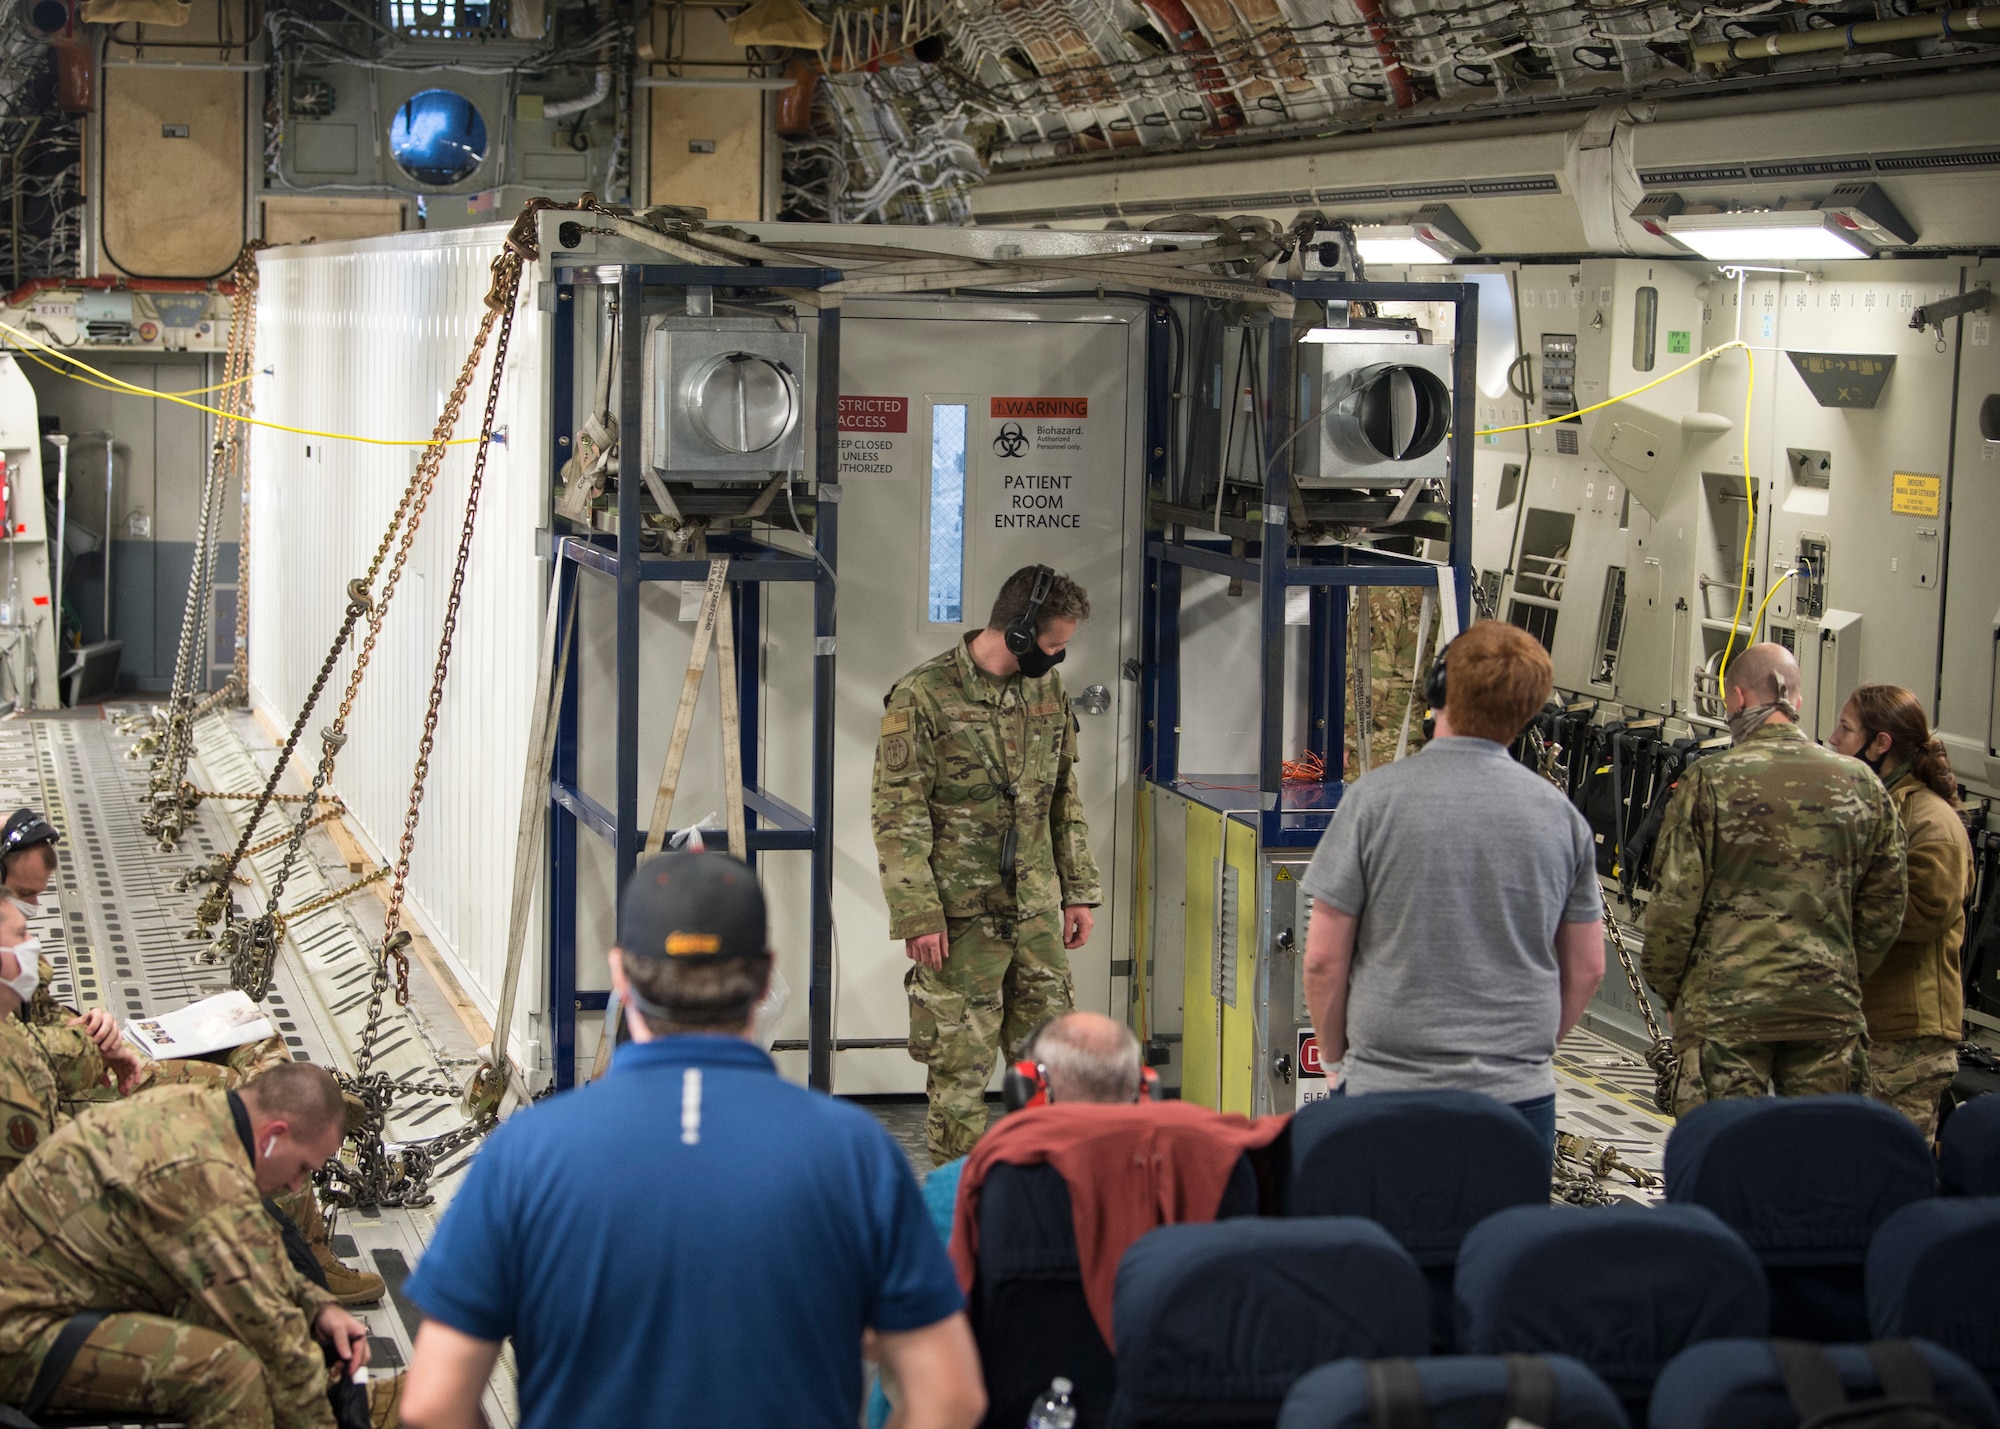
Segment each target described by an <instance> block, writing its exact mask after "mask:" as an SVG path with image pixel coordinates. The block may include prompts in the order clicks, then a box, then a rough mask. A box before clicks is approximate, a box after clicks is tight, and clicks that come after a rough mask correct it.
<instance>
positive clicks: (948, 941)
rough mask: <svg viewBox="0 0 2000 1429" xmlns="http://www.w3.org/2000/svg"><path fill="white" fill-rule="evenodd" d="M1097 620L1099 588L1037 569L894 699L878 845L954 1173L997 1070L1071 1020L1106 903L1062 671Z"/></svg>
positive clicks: (882, 748) (902, 684)
mask: <svg viewBox="0 0 2000 1429" xmlns="http://www.w3.org/2000/svg"><path fill="white" fill-rule="evenodd" d="M1089 618H1090V598H1089V596H1088V595H1087V594H1086V593H1085V592H1084V589H1083V587H1082V586H1079V585H1078V584H1077V583H1076V582H1074V581H1072V580H1070V579H1069V578H1068V577H1067V576H1063V575H1058V574H1057V573H1056V572H1054V571H1052V570H1050V569H1049V568H1048V567H1047V566H1025V567H1023V568H1022V569H1020V570H1018V571H1016V572H1014V574H1013V575H1011V576H1009V577H1008V578H1007V580H1006V583H1005V584H1003V585H1002V586H1001V587H1000V594H999V597H998V598H997V599H996V600H995V601H994V602H993V610H992V614H991V616H990V617H989V618H988V620H987V623H986V628H985V629H983V630H980V631H978V632H976V633H974V634H972V635H968V636H966V637H965V638H964V639H963V640H961V641H959V642H958V643H957V644H956V645H954V646H953V647H952V648H951V649H949V650H947V651H945V652H944V653H943V654H941V655H939V656H937V657H936V658H935V659H932V660H928V661H926V662H925V663H924V664H922V665H919V666H918V667H917V668H916V669H915V670H913V671H911V672H910V673H909V674H908V675H905V676H904V677H903V678H902V679H901V680H899V681H897V682H896V685H895V687H894V688H893V689H891V690H890V691H889V695H888V698H887V699H886V700H885V701H884V702H883V703H884V711H883V715H882V730H881V736H880V738H879V739H878V741H877V743H876V746H875V781H874V808H873V822H874V831H875V848H876V851H877V853H878V855H879V856H880V867H881V874H882V893H883V897H884V898H885V899H886V900H887V902H888V905H889V933H890V936H891V937H895V938H901V939H902V940H903V941H904V947H905V950H906V951H907V953H908V955H909V958H910V962H911V968H910V971H909V973H908V975H907V976H906V977H905V978H904V986H905V987H906V988H907V989H908V991H909V994H910V1055H911V1056H912V1057H913V1058H915V1059H916V1060H917V1061H919V1062H923V1063H924V1064H926V1065H927V1066H928V1067H929V1069H930V1072H929V1079H928V1093H929V1097H930V1112H929V1116H928V1117H927V1118H926V1121H925V1136H926V1140H927V1141H928V1143H929V1149H930V1153H931V1159H932V1161H933V1162H934V1163H935V1164H938V1165H942V1164H944V1163H945V1162H947V1161H951V1160H954V1159H955V1158H957V1157H960V1156H963V1155H964V1154H965V1153H966V1152H968V1151H970V1150H971V1149H972V1145H973V1143H974V1142H976V1141H977V1140H978V1139H979V1138H980V1136H981V1135H982V1134H983V1133H984V1132H985V1130H986V1083H987V1079H988V1078H989V1077H991V1075H992V1073H993V1064H994V1058H995V1057H997V1056H999V1055H1001V1054H1002V1053H1007V1054H1009V1055H1011V1054H1012V1053H1013V1052H1014V1051H1015V1050H1016V1049H1017V1048H1019V1047H1020V1045H1021V1043H1022V1041H1023V1040H1024V1039H1025V1038H1026V1037H1027V1035H1028V1033H1029V1032H1030V1031H1031V1030H1032V1029H1033V1028H1035V1027H1036V1026H1038V1025H1040V1024H1041V1023H1043V1022H1045V1021H1047V1020H1048V1019H1049V1018H1051V1017H1054V1016H1056V1015H1057V1014H1060V1013H1063V1012H1067V1011H1068V1010H1069V1009H1070V1006H1071V1003H1072V986H1071V981H1070V971H1069V958H1068V956H1067V954H1068V952H1069V951H1071V950H1074V949H1076V948H1080V947H1082V946H1083V944H1084V943H1085V941H1086V940H1087V939H1088V938H1089V937H1090V930H1091V922H1092V915H1091V910H1092V909H1093V908H1095V907H1096V906H1097V905H1098V903H1099V902H1100V901H1102V899H1101V893H1100V890H1099V886H1098V877H1097V865H1096V863H1095V862H1094V861H1093V860H1092V858H1091V856H1090V847H1089V843H1088V830H1087V829H1086V828H1085V826H1084V817H1083V800H1082V797H1081V794H1080V792H1079V790H1078V787H1077V778H1076V760H1077V732H1078V726H1077V721H1076V716H1075V714H1074V713H1073V712H1072V710H1071V709H1070V702H1069V696H1068V695H1066V694H1065V693H1064V692H1063V686H1062V680H1061V678H1060V677H1059V676H1058V675H1056V673H1055V667H1056V666H1057V665H1058V664H1060V663H1061V661H1062V658H1063V653H1064V648H1065V647H1066V646H1067V645H1068V643H1069V642H1070V640H1071V639H1072V638H1073V637H1074V636H1075V634H1076V628H1077V626H1078V625H1080V624H1082V623H1083V622H1084V621H1085V620H1087V619H1089Z"/></svg>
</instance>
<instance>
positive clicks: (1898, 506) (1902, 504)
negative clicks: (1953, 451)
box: [1889, 471, 1944, 516]
mask: <svg viewBox="0 0 2000 1429" xmlns="http://www.w3.org/2000/svg"><path fill="white" fill-rule="evenodd" d="M1889 509H1890V510H1891V511H1893V512H1895V513H1896V514H1897V515H1898V516H1937V515H1940V514H1942V513H1943V511H1944V478H1943V477H1941V476H1926V475H1924V474H1923V473H1921V472H1914V471H1899V472H1897V473H1896V477H1895V484H1894V485H1892V486H1891V487H1890V488H1889Z"/></svg>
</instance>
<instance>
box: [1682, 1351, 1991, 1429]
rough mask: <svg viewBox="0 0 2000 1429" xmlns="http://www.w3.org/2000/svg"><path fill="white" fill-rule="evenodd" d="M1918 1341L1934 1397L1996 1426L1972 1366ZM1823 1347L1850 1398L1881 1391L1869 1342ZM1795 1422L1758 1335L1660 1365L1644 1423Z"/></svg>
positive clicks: (1756, 1426)
mask: <svg viewBox="0 0 2000 1429" xmlns="http://www.w3.org/2000/svg"><path fill="white" fill-rule="evenodd" d="M1915 1344H1916V1347H1917V1352H1918V1353H1919V1354H1921V1355H1922V1356H1923V1357H1924V1363H1925V1364H1926V1365H1928V1366H1929V1368H1930V1372H1931V1392H1932V1396H1933V1398H1934V1399H1935V1400H1936V1401H1937V1402H1938V1403H1940V1404H1945V1405H1949V1406H1950V1407H1952V1408H1954V1409H1956V1410H1958V1411H1959V1412H1960V1413H1961V1414H1963V1415H1964V1416H1965V1418H1966V1419H1967V1420H1968V1421H1969V1422H1970V1423H1971V1424H1972V1426H1973V1429H2000V1409H1996V1408H1995V1407H1994V1403H1993V1392H1992V1390H1990V1389H1988V1388H1987V1387H1986V1385H1985V1384H1984V1383H1982V1382H1981V1380H1980V1378H1979V1376H1978V1375H1977V1374H1975V1373H1974V1372H1973V1370H1972V1369H1971V1367H1970V1366H1968V1365H1967V1364H1966V1363H1965V1361H1963V1360H1961V1359H1960V1358H1959V1357H1958V1356H1956V1355H1954V1354H1952V1353H1951V1352H1950V1351H1949V1350H1947V1349H1944V1348H1943V1347H1942V1346H1939V1345H1934V1344H1928V1343H1926V1342H1924V1341H1922V1340H1918V1341H1915ZM1823 1348H1824V1349H1825V1350H1826V1353H1827V1356H1828V1357H1829V1358H1830V1359H1831V1360H1832V1361H1833V1366H1834V1368H1835V1369H1836V1370H1838V1371H1839V1373H1840V1383H1841V1387H1842V1388H1844V1389H1845V1390H1846V1391H1847V1393H1848V1396H1849V1397H1850V1398H1863V1399H1866V1398H1875V1397H1879V1396H1880V1395H1881V1393H1882V1385H1881V1381H1880V1380H1879V1379H1878V1378H1877V1377H1876V1374H1875V1366H1874V1364H1873V1363H1872V1362H1871V1361H1870V1360H1869V1358H1868V1347H1867V1346H1866V1345H1826V1346H1824V1347H1823ZM1798 1423H1799V1413H1798V1411H1797V1410H1796V1409H1795V1408H1793V1406H1792V1401H1791V1397H1790V1396H1789V1395H1788V1394H1787V1393H1786V1392H1785V1382H1784V1376H1783V1375H1782V1374H1781V1373H1780V1371H1779V1369H1778V1361H1777V1359H1776V1357H1774V1356H1773V1355H1772V1353H1771V1342H1770V1341H1769V1340H1762V1339H1726V1340H1710V1341H1708V1342H1707V1343H1706V1344H1700V1345H1694V1346H1692V1347H1691V1348H1689V1349H1688V1350H1687V1351H1685V1352H1684V1353H1682V1354H1680V1355H1678V1356H1677V1357H1676V1358H1675V1359H1674V1362H1673V1363H1672V1364H1670V1365H1668V1366H1667V1367H1666V1369H1664V1370H1662V1371H1661V1373H1660V1382H1659V1384H1658V1385H1656V1386H1655V1387H1654V1389H1653V1402H1652V1405H1651V1407H1650V1409H1649V1411H1648V1413H1647V1424H1648V1426H1649V1429H1796V1426H1797V1425H1798Z"/></svg>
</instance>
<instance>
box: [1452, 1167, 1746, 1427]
mask: <svg viewBox="0 0 2000 1429" xmlns="http://www.w3.org/2000/svg"><path fill="white" fill-rule="evenodd" d="M1455 1294H1456V1298H1457V1310H1458V1334H1459V1345H1460V1348H1461V1349H1463V1350H1464V1351H1465V1352H1466V1353H1468V1354H1546V1353H1562V1354H1569V1355H1574V1356H1576V1358H1578V1359H1580V1360H1582V1361H1583V1362H1584V1363H1585V1364H1587V1365H1589V1366H1590V1367H1591V1369H1593V1370H1595V1371H1596V1372H1597V1373H1598V1374H1599V1375H1602V1376H1603V1377H1604V1380H1605V1382H1606V1383H1608V1384H1609V1385H1610V1386H1611V1388H1612V1389H1613V1390H1614V1391H1615V1392H1616V1393H1617V1394H1618V1395H1619V1396H1620V1397H1622V1398H1630V1397H1632V1396H1634V1395H1643V1394H1644V1393H1645V1391H1646V1388H1647V1387H1648V1386H1649V1385H1650V1384H1651V1383H1652V1380H1653V1376H1655V1375H1656V1374H1658V1373H1659V1371H1660V1367H1661V1366H1662V1365H1664V1364H1665V1363H1666V1362H1667V1361H1668V1360H1669V1359H1671V1358H1672V1357H1673V1356H1674V1355H1676V1354H1678V1353H1679V1352H1680V1351H1681V1350H1683V1349H1684V1348H1686V1347H1687V1346H1688V1345H1690V1344H1693V1343H1695V1342H1696V1341H1697V1340H1706V1339H1714V1338H1717V1337H1719V1336H1727V1335H1761V1334H1763V1333H1764V1330H1765V1327H1766V1326H1767V1325H1768V1324H1769V1321H1770V1314H1771V1310H1770V1291H1769V1289H1768V1287H1767V1286H1766V1284H1765V1281H1764V1270H1763V1267H1762V1266H1760V1265H1758V1263H1757V1258H1756V1257H1755V1256H1754V1255H1752V1254H1751V1253H1750V1248H1749V1247H1748V1246H1746V1245H1745V1244H1744V1243H1743V1240H1742V1237H1740V1236H1738V1235H1737V1234H1736V1233H1735V1232H1734V1231H1732V1230H1730V1228H1729V1227H1728V1226H1726V1225H1724V1224H1723V1223H1722V1221H1721V1220H1720V1219H1718V1218H1717V1217H1716V1216H1715V1215H1714V1214H1713V1213H1711V1212H1709V1211H1706V1210H1704V1209H1703V1208H1701V1207H1700V1206H1608V1207H1593V1208H1591V1209H1588V1210H1583V1209H1579V1208H1576V1207H1573V1206H1516V1207H1514V1208H1513V1209H1511V1210H1505V1211H1501V1212H1499V1213H1498V1214H1497V1215H1493V1216H1490V1217H1488V1218H1487V1219H1486V1220H1484V1221H1482V1222H1481V1223H1480V1224H1479V1225H1478V1226H1476V1227H1475V1228H1474V1229H1473V1231H1472V1233H1471V1234H1470V1235H1468V1236H1467V1237H1466V1238H1465V1244H1464V1246H1463V1247H1461V1249H1460V1250H1459V1255H1458V1272H1457V1276H1456V1281H1455Z"/></svg>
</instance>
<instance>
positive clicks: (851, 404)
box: [840, 396, 910, 480]
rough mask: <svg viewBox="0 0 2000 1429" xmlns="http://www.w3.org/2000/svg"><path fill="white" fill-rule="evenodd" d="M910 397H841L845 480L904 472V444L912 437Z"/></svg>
mask: <svg viewBox="0 0 2000 1429" xmlns="http://www.w3.org/2000/svg"><path fill="white" fill-rule="evenodd" d="M909 430H910V399H909V398H908V397H846V396H843V397H842V398H841V399H840V475H841V479H842V480H848V479H851V478H857V477H867V476H901V475H903V473H904V471H905V469H906V464H907V463H906V455H907V454H906V453H905V451H904V445H905V443H906V442H907V441H908V440H909V437H908V433H909Z"/></svg>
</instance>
